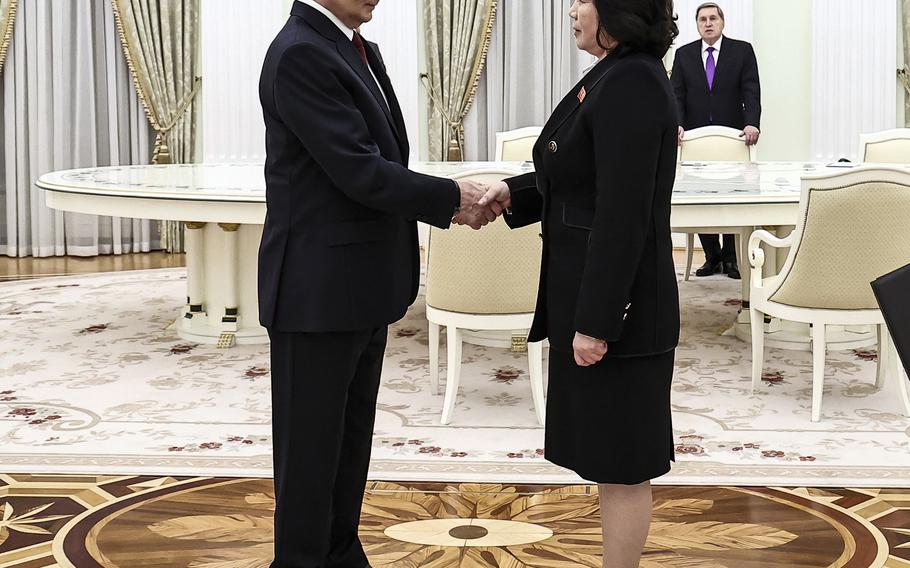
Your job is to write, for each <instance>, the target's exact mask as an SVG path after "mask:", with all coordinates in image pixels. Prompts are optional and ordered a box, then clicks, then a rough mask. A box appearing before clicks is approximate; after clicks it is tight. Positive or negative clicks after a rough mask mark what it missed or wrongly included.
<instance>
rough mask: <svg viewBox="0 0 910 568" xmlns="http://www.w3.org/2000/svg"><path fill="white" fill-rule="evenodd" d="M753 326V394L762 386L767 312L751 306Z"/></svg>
mask: <svg viewBox="0 0 910 568" xmlns="http://www.w3.org/2000/svg"><path fill="white" fill-rule="evenodd" d="M749 319H750V320H751V326H752V394H755V391H757V390H758V387H759V386H761V375H762V368H763V367H764V362H765V325H764V324H765V314H763V313H761V312H760V311H758V310H756V309H755V308H751V307H750V308H749Z"/></svg>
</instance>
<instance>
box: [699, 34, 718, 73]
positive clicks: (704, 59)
mask: <svg viewBox="0 0 910 568" xmlns="http://www.w3.org/2000/svg"><path fill="white" fill-rule="evenodd" d="M723 41H724V36H720V37H719V38H717V41H716V42H714V45H713V46H711V45H708V43H707V42H706V41H705V40H701V65H702V67H704V68H705V69H707V68H708V48H709V47H713V48H714V68H715V69H717V61H718V60H719V59H720V44H721V43H723Z"/></svg>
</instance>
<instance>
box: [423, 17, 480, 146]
mask: <svg viewBox="0 0 910 568" xmlns="http://www.w3.org/2000/svg"><path fill="white" fill-rule="evenodd" d="M484 18H485V19H486V21H487V23H486V25H485V26H484V29H483V31H482V32H481V33H482V38H481V40H480V49H479V50H478V51H477V55H476V56H475V57H474V64H473V65H472V66H471V82H470V87H469V88H468V90H467V91H466V93H465V98H464V100H463V101H462V109H461V115H460V116H459V117H458V118H457V119H453V118H452V117H450V116H449V112H448V110H447V109H446V107H445V104H443V102H442V97H441V96H440V95H439V93H437V92H436V89H434V88H433V85H432V83H431V82H430V80H429V79H430V77H429V75H428V74H426V73H421V74H420V76H419V78H420V81H421V83H423V85H424V87H425V88H426V90H427V95H429V97H430V101H431V102H432V103H433V106H435V107H436V109H437V110H439V114H440V115H441V116H442V119H443V120H444V121H445V122H446V123H447V124H448V125H449V128H451V129H452V134H454V135H455V138H454V140H453V141H451V142H450V143H449V148H448V155H449V156H450V157H451V156H452V152H453V150H457V155H456V157H458V156H460V158H458V159H456V160H455V161H461V159H463V157H464V119H465V117H466V116H468V112H469V111H470V110H471V107H472V106H473V105H474V100H475V99H476V98H477V87H478V85H479V84H480V75H481V74H482V73H483V68H484V65H485V64H486V62H487V53H488V52H489V51H490V42H491V41H492V39H493V25H494V24H495V22H496V0H489V4H488V5H487V12H486V14H485V15H484ZM453 142H454V143H456V144H457V146H458V147H457V148H453V147H452V143H453Z"/></svg>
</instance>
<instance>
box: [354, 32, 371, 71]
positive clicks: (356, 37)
mask: <svg viewBox="0 0 910 568" xmlns="http://www.w3.org/2000/svg"><path fill="white" fill-rule="evenodd" d="M353 42H354V47H356V48H357V51H359V52H360V58H361V59H363V64H364V65H366V66H367V69H369V68H370V62H369V61H368V60H367V50H366V49H364V48H363V40H362V39H360V34H359V33H357V32H354V39H353Z"/></svg>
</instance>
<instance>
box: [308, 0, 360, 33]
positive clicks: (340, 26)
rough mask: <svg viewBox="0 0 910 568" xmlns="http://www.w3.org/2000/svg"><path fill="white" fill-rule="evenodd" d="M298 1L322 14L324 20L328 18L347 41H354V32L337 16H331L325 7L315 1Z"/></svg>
mask: <svg viewBox="0 0 910 568" xmlns="http://www.w3.org/2000/svg"><path fill="white" fill-rule="evenodd" d="M300 1H301V2H303V3H304V4H306V5H307V6H309V7H311V8H314V9H316V10H319V11H320V12H322V14H323V15H324V16H325V17H326V18H328V19H329V20H331V22H332V23H333V24H335V25H336V26H338V29H339V30H341V33H343V34H344V35H345V36H347V38H348V39H350V40H353V39H354V30H352V29H351V28H349V27H347V26H346V25H344V23H343V22H342V21H341V20H339V19H338V16H336V15H335V14H333V13H332V12H331V11H330V10H329V9H328V8H326V7H325V6H323V5H322V4H320V3H319V2H317V1H316V0H300Z"/></svg>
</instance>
